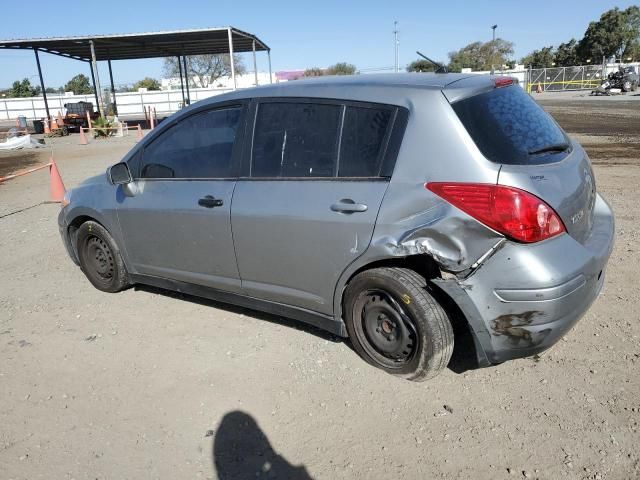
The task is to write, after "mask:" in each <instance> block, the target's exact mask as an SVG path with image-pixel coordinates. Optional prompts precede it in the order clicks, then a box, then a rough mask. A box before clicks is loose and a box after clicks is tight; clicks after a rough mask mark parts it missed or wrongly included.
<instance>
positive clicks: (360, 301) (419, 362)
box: [344, 268, 453, 381]
mask: <svg viewBox="0 0 640 480" xmlns="http://www.w3.org/2000/svg"><path fill="white" fill-rule="evenodd" d="M344 314H345V320H346V324H347V331H348V333H349V337H350V339H351V341H352V343H353V346H354V348H355V350H356V351H357V352H358V354H359V355H360V356H361V357H362V358H364V359H365V360H366V361H367V362H369V363H370V364H371V365H374V366H376V367H378V368H380V369H382V370H384V371H386V372H388V373H391V374H393V375H397V376H400V377H403V378H406V379H408V380H413V381H422V380H427V379H429V378H432V377H435V376H436V375H437V374H438V373H440V372H441V371H442V370H443V369H444V368H445V367H446V366H447V364H448V363H449V360H450V358H451V354H452V352H453V329H452V327H451V323H450V322H449V319H448V317H447V315H446V313H445V312H444V310H443V309H442V307H441V306H440V305H439V304H438V303H437V302H436V301H435V299H434V298H433V297H432V296H431V294H430V293H429V291H428V286H427V283H426V281H425V279H424V278H423V277H421V276H420V275H418V274H417V273H416V272H414V271H413V270H408V269H405V268H375V269H372V270H367V271H364V272H362V273H359V274H358V275H356V276H355V277H354V278H353V279H352V280H351V282H350V283H349V285H348V286H347V289H346V291H345V295H344Z"/></svg>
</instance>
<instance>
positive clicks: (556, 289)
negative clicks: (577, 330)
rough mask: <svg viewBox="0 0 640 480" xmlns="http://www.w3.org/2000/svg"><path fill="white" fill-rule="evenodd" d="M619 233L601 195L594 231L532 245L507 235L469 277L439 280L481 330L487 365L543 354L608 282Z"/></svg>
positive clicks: (478, 343)
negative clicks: (580, 237) (608, 267)
mask: <svg viewBox="0 0 640 480" xmlns="http://www.w3.org/2000/svg"><path fill="white" fill-rule="evenodd" d="M613 239H614V218H613V213H612V211H611V208H610V207H609V205H608V204H607V203H606V201H605V200H604V199H603V198H602V197H600V196H599V195H598V197H597V200H596V205H595V207H594V224H593V230H592V233H591V235H590V237H589V238H588V239H587V240H586V241H585V242H584V243H579V242H577V241H576V240H574V239H573V238H572V237H571V236H569V235H566V234H564V235H561V236H559V237H555V238H553V239H550V240H546V241H544V242H540V243H537V244H532V245H523V244H517V243H514V242H505V243H504V244H503V247H502V248H501V249H499V250H498V251H496V252H495V253H494V254H493V256H491V257H490V258H489V259H487V260H486V261H485V263H483V264H482V265H481V266H480V268H479V269H478V270H476V271H475V272H474V273H473V274H472V275H471V276H469V277H468V278H466V279H464V280H437V281H436V282H435V283H436V284H437V285H438V286H440V287H441V288H442V289H443V290H444V291H445V292H446V293H447V294H448V295H449V296H450V297H452V298H453V300H454V301H456V303H457V304H458V306H459V307H460V309H461V310H462V312H463V313H464V314H465V316H466V318H467V320H468V321H469V324H470V325H471V327H472V330H473V333H474V334H475V339H476V347H479V348H480V350H481V352H478V353H479V360H480V363H481V364H484V365H487V364H496V363H501V362H504V361H506V360H510V359H514V358H521V357H527V356H531V355H535V354H536V353H540V352H542V351H544V350H546V349H547V348H549V347H550V346H552V345H553V344H554V343H556V342H557V341H558V340H559V339H561V338H562V337H563V336H564V335H565V334H566V333H567V332H568V331H569V330H570V329H571V328H572V327H573V326H574V325H575V324H576V323H577V322H578V320H580V318H581V317H582V316H583V315H584V313H585V312H586V311H587V310H588V309H589V307H590V306H591V304H592V303H593V301H594V300H595V299H596V298H597V296H598V294H599V293H600V291H601V289H602V286H603V284H604V277H605V268H606V264H607V261H608V259H609V256H610V255H611V250H612V248H613Z"/></svg>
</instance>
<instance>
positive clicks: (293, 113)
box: [251, 103, 342, 177]
mask: <svg viewBox="0 0 640 480" xmlns="http://www.w3.org/2000/svg"><path fill="white" fill-rule="evenodd" d="M341 111H342V108H341V106H339V105H320V104H313V103H263V104H261V105H260V106H259V108H258V115H257V117H256V127H255V135H254V138H253V165H252V170H251V175H252V176H254V177H333V176H334V175H335V166H336V159H337V152H338V135H339V132H340V117H341Z"/></svg>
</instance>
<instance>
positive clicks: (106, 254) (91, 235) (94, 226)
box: [76, 221, 129, 293]
mask: <svg viewBox="0 0 640 480" xmlns="http://www.w3.org/2000/svg"><path fill="white" fill-rule="evenodd" d="M76 246H77V250H78V257H79V260H80V268H82V271H83V272H84V274H85V275H86V277H87V278H88V279H89V281H90V282H91V283H92V284H93V286H94V287H96V288H97V289H98V290H102V291H103V292H110V293H114V292H119V291H120V290H122V289H124V288H125V287H126V286H127V285H128V284H129V281H128V275H127V270H126V268H125V265H124V261H123V260H122V256H121V255H120V249H119V248H118V246H117V245H116V242H115V241H114V240H113V238H112V237H111V235H109V232H107V230H106V229H105V228H104V227H103V226H102V225H100V224H99V223H97V222H94V221H87V222H85V223H83V224H82V225H80V227H79V228H78V231H77V233H76Z"/></svg>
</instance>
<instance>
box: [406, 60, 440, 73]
mask: <svg viewBox="0 0 640 480" xmlns="http://www.w3.org/2000/svg"><path fill="white" fill-rule="evenodd" d="M436 68H437V67H436V66H435V65H434V64H433V63H431V62H430V61H428V60H424V59H422V58H419V59H418V60H414V61H413V62H411V63H410V64H409V65H407V72H435V70H436Z"/></svg>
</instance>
